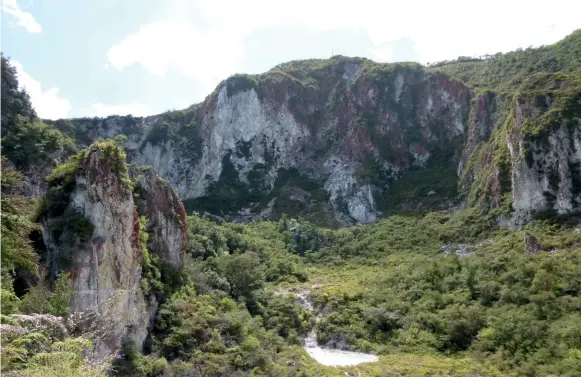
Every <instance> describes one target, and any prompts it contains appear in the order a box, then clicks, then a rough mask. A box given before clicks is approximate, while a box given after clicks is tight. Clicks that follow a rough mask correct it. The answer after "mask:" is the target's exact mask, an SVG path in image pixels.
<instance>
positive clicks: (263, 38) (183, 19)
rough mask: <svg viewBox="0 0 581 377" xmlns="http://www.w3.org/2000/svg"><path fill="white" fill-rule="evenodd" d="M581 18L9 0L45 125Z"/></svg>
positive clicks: (467, 5) (347, 7) (552, 30)
mask: <svg viewBox="0 0 581 377" xmlns="http://www.w3.org/2000/svg"><path fill="white" fill-rule="evenodd" d="M580 14H581V1H578V0H553V1H551V2H549V3H547V2H546V1H542V2H541V1H537V0H529V1H520V0H514V1H509V0H488V1H483V2H471V1H465V0H464V1H460V0H441V1H434V0H425V1H421V0H416V1H409V0H408V1H397V2H395V1H389V0H357V1H354V0H350V1H344V0H334V1H331V0H293V1H284V2H283V1H276V0H270V1H269V0H244V1H239V0H238V1H234V0H189V1H188V0H3V4H2V20H1V21H2V24H1V32H2V34H1V43H2V45H1V49H2V51H3V53H4V54H5V56H8V57H10V58H11V59H12V61H13V63H14V65H15V66H16V67H17V70H18V72H19V78H20V82H21V83H22V84H23V85H25V86H26V88H27V90H28V92H29V94H30V96H31V100H32V102H33V105H34V106H35V108H36V109H37V112H38V113H39V115H40V116H41V117H43V118H51V119H55V118H61V117H79V116H107V115H111V114H121V115H124V114H129V113H130V114H133V115H150V114H155V113H160V112H163V111H165V110H168V109H180V108H185V107H187V106H189V105H191V104H193V103H196V102H199V101H201V100H203V99H204V98H205V96H206V95H208V94H209V93H210V92H211V91H212V90H213V89H214V88H215V86H216V85H217V84H218V83H219V82H220V80H222V79H224V78H226V77H228V76H229V75H231V74H234V73H243V72H245V73H260V72H263V71H266V70H268V69H269V68H271V67H272V66H274V65H276V64H278V63H281V62H285V61H288V60H293V59H304V58H326V57H330V56H331V53H332V52H333V53H334V54H341V55H347V56H364V57H367V58H370V59H373V60H375V61H380V62H394V61H409V60H413V61H419V62H421V63H426V62H435V61H439V60H445V59H454V58H456V57H458V56H477V55H483V54H494V53H496V52H506V51H510V50H514V49H516V48H518V47H523V48H526V47H528V46H539V45H542V44H551V43H554V42H556V41H558V40H560V39H562V38H563V37H565V36H566V35H568V34H570V33H571V32H572V31H573V30H575V29H577V28H581V21H579V15H580Z"/></svg>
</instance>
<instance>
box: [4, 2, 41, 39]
mask: <svg viewBox="0 0 581 377" xmlns="http://www.w3.org/2000/svg"><path fill="white" fill-rule="evenodd" d="M2 10H3V11H4V12H6V13H8V14H10V15H12V16H13V17H14V18H15V19H16V20H17V21H18V25H19V26H22V27H24V28H25V29H26V30H28V32H29V33H40V32H41V31H42V27H41V26H40V24H39V23H38V22H36V20H35V19H34V16H33V15H32V14H30V13H28V12H23V11H22V9H20V6H19V5H18V3H16V0H2Z"/></svg>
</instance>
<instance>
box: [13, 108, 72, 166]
mask: <svg viewBox="0 0 581 377" xmlns="http://www.w3.org/2000/svg"><path fill="white" fill-rule="evenodd" d="M2 149H3V151H4V154H5V155H6V156H7V157H8V158H9V159H10V160H11V161H12V162H14V163H15V164H16V166H17V167H18V168H22V169H25V168H28V167H29V166H31V165H36V164H46V162H47V161H51V160H54V159H57V158H59V157H60V155H61V154H64V155H68V154H71V153H73V152H74V151H75V150H76V146H75V143H74V141H73V139H71V138H70V137H68V136H66V135H64V134H63V133H62V132H60V131H59V130H57V129H54V128H52V127H50V126H47V125H46V124H44V123H42V122H39V121H34V122H30V121H29V120H28V119H26V118H24V117H22V116H20V115H17V116H16V117H15V119H14V125H13V127H12V129H11V131H10V133H9V134H7V135H6V136H5V137H4V138H2Z"/></svg>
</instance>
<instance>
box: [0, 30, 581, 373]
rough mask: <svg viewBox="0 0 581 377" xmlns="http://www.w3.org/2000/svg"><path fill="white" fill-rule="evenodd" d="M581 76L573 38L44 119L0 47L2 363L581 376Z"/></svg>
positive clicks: (255, 82) (41, 367)
mask: <svg viewBox="0 0 581 377" xmlns="http://www.w3.org/2000/svg"><path fill="white" fill-rule="evenodd" d="M580 78H581V30H578V31H576V32H574V33H573V34H571V35H570V36H568V37H567V38H565V39H564V40H562V41H560V42H558V43H556V44H554V45H551V46H544V47H540V48H537V49H527V50H522V51H521V50H518V51H514V52H510V53H507V54H497V55H494V56H487V57H482V58H466V57H463V58H459V59H457V60H455V61H448V62H440V63H436V64H432V65H430V66H426V67H424V66H421V65H419V64H415V63H398V64H379V63H375V62H373V61H370V60H367V59H361V58H350V57H344V56H334V57H332V58H331V59H325V60H302V61H293V62H288V63H284V64H280V65H278V66H276V67H274V68H273V69H272V70H270V71H268V72H266V73H264V74H261V75H243V74H240V75H235V76H233V77H230V78H228V79H226V80H224V81H223V82H221V83H220V84H219V85H218V87H217V88H216V89H215V90H214V92H212V93H211V94H210V95H208V97H207V98H206V99H205V100H204V101H203V102H202V103H200V104H195V105H192V106H191V107H189V108H187V109H185V110H180V111H170V112H166V113H164V114H159V115H155V116H151V117H146V118H139V117H132V116H123V117H121V116H111V117H107V118H104V119H102V118H82V119H62V120H57V121H46V120H44V121H43V120H41V119H39V118H38V117H37V116H36V114H35V112H34V109H33V106H32V105H31V103H30V100H29V98H28V95H27V94H26V93H25V92H24V91H23V90H21V89H20V88H19V86H18V81H17V78H16V75H15V71H14V69H13V68H12V67H11V65H10V61H9V60H7V59H5V58H4V57H2V106H3V107H2V109H3V111H2V140H1V144H2V176H1V178H2V196H1V199H2V203H1V209H2V212H1V216H2V217H1V226H2V228H1V237H2V238H1V247H2V249H1V258H2V259H1V265H2V267H1V271H2V282H1V294H2V306H1V316H0V322H1V323H0V333H1V335H2V342H3V345H2V350H0V356H1V361H2V374H3V375H7V376H14V377H17V376H18V377H24V376H26V377H31V376H39V377H40V376H42V377H44V376H55V375H58V376H63V377H69V376H95V377H103V376H105V375H117V376H140V377H152V376H176V377H177V376H194V377H206V376H208V377H209V376H216V377H218V376H239V377H242V376H269V377H270V376H272V377H275V376H276V377H278V376H286V377H299V376H301V377H307V376H313V377H314V376H329V377H330V376H337V377H338V376H345V375H348V376H364V377H371V376H374V377H385V376H407V377H416V376H418V377H420V376H421V377H427V376H450V377H451V376H456V377H457V376H465V377H469V376H470V377H475V376H479V377H485V376H486V377H496V376H498V377H500V376H527V377H541V376H542V377H547V376H559V377H576V376H579V375H581V316H580V315H579V313H580V311H581V278H580V277H581V221H580V219H581V218H580V210H581V207H580V206H581V79H580ZM316 352H319V353H323V354H335V355H343V357H344V358H345V357H346V356H345V355H355V356H353V357H357V355H359V357H361V356H362V355H363V356H370V354H372V355H375V356H376V357H377V361H373V360H374V358H369V357H368V358H366V360H367V361H370V360H371V362H364V363H360V364H358V365H352V366H343V365H339V366H326V365H324V362H323V361H322V360H323V359H319V358H317V357H316V355H315V353H316ZM341 352H357V354H347V353H341ZM333 365H336V364H333Z"/></svg>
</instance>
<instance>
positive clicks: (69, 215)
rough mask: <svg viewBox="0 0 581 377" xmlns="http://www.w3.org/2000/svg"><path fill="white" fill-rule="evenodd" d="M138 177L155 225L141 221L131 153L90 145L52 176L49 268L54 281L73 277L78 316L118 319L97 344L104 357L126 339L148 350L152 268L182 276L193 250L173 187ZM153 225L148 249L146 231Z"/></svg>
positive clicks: (46, 221)
mask: <svg viewBox="0 0 581 377" xmlns="http://www.w3.org/2000/svg"><path fill="white" fill-rule="evenodd" d="M138 178H139V179H138V182H139V187H141V188H142V187H147V188H148V190H147V191H143V190H141V192H140V194H141V195H140V196H139V195H138V197H139V200H140V201H144V202H145V205H143V206H142V207H143V208H142V209H141V210H142V213H141V216H147V215H149V216H151V218H150V220H149V224H148V221H147V219H146V218H145V217H144V219H145V221H140V212H138V207H137V206H136V205H135V202H134V198H133V197H134V192H133V191H132V185H133V183H132V182H131V180H130V178H129V175H128V170H127V167H126V165H125V154H124V153H123V152H122V150H121V149H119V147H117V146H116V145H115V144H114V143H113V142H111V141H108V142H96V143H94V144H92V145H91V146H90V148H88V149H86V150H83V151H81V152H80V153H79V154H77V155H75V156H73V157H71V159H69V161H68V162H67V163H66V164H64V165H60V166H59V167H58V168H57V169H55V170H54V171H53V172H52V174H51V175H50V176H49V177H48V178H47V180H48V181H49V184H50V186H49V187H50V188H49V190H48V193H47V195H46V198H45V199H44V205H43V209H42V211H41V223H42V225H43V228H44V230H43V238H44V242H45V245H46V249H47V251H46V253H47V255H46V265H47V267H48V269H49V271H50V276H51V278H53V279H54V278H55V277H56V276H57V275H58V274H60V273H62V272H69V273H70V276H71V280H72V288H73V289H74V290H75V293H74V295H73V296H72V301H71V310H72V311H73V312H94V313H98V315H99V316H102V317H103V318H110V319H113V318H114V319H115V320H114V326H113V328H112V329H110V331H109V332H108V333H107V334H105V335H104V336H103V338H102V339H101V341H100V342H98V343H97V344H96V347H97V351H98V353H100V354H102V355H103V354H106V353H112V352H115V351H117V350H119V348H120V347H121V346H122V345H123V344H124V343H125V342H128V341H129V342H132V343H134V344H135V345H136V346H137V347H138V348H141V347H142V345H143V342H144V341H145V338H146V336H147V333H148V329H149V328H150V323H151V321H152V320H153V316H154V315H155V312H156V310H157V302H158V299H159V297H156V295H157V296H159V294H160V291H159V289H157V290H156V284H155V283H156V281H155V280H156V279H157V280H159V279H160V278H161V277H160V276H150V275H149V274H148V273H149V272H150V271H149V270H151V269H153V268H158V267H163V266H164V265H167V266H168V267H169V268H170V269H173V270H179V269H180V268H181V266H182V263H183V254H184V253H185V249H186V246H187V245H186V242H185V238H186V229H185V212H184V209H183V205H182V204H181V202H179V200H177V199H176V198H177V197H176V194H175V193H174V192H173V191H172V189H171V187H169V186H168V185H167V184H164V182H163V181H161V180H160V179H159V177H157V175H156V174H155V173H153V172H149V173H148V174H147V175H145V176H141V177H138ZM168 198H169V199H168ZM164 199H165V200H164ZM172 199H173V200H172ZM168 200H169V202H168ZM152 224H153V225H154V226H155V227H156V229H155V230H154V231H153V235H152V237H151V238H150V241H151V242H149V243H147V238H148V237H147V236H146V232H147V231H148V229H147V228H143V226H145V225H147V226H150V227H151V226H152ZM153 256H155V257H156V259H155V261H156V262H157V265H155V263H153V264H152V258H153ZM159 261H161V262H159ZM160 264H161V266H160ZM157 274H158V275H159V274H160V271H157ZM151 280H153V281H151ZM157 284H158V285H159V284H160V282H157Z"/></svg>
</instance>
